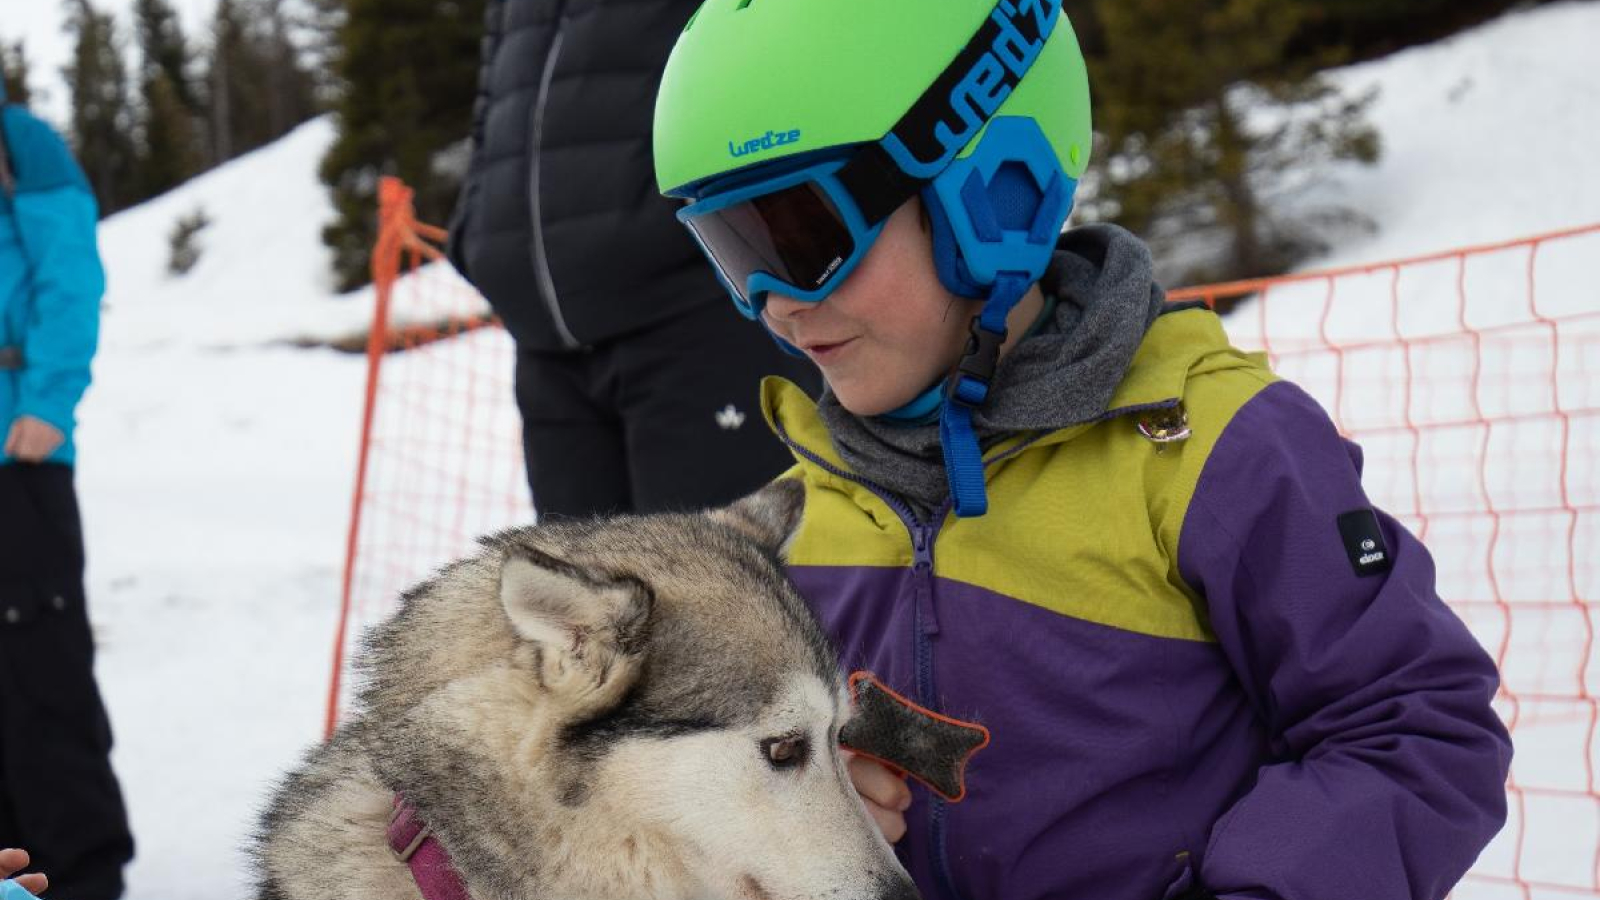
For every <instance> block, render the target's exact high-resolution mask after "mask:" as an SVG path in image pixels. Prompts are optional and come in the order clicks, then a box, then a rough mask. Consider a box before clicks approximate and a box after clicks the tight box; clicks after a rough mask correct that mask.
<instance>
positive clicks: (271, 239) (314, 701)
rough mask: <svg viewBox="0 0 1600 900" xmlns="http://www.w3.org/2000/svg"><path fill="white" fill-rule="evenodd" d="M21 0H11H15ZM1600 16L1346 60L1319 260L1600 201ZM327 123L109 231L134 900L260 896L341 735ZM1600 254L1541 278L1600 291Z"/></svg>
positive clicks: (84, 460)
mask: <svg viewBox="0 0 1600 900" xmlns="http://www.w3.org/2000/svg"><path fill="white" fill-rule="evenodd" d="M0 2H4V3H5V4H6V14H7V18H9V16H10V13H11V10H12V9H13V8H15V4H18V3H19V2H21V0H0ZM27 3H28V8H30V9H33V8H35V4H34V3H33V0H27ZM43 5H45V4H44V3H39V4H37V6H43ZM1595 34H1600V4H1597V3H1593V2H1571V3H1563V4H1556V5H1552V6H1547V7H1543V8H1540V9H1538V10H1534V11H1530V12H1524V13H1519V14H1516V15H1512V16H1508V17H1506V18H1504V19H1502V20H1499V21H1497V22H1493V23H1490V24H1489V25H1486V26H1484V27H1482V28H1480V29H1477V30H1475V31H1474V32H1471V33H1468V34H1464V35H1461V36H1458V37H1456V38H1454V39H1452V40H1450V41H1446V42H1443V43H1441V44H1439V45H1435V46H1432V47H1425V48H1418V49H1415V50H1411V51H1408V52H1406V53H1403V54H1400V55H1398V56H1396V57H1393V58H1391V59H1388V60H1383V61H1379V62H1375V63H1370V64H1366V65H1363V66H1359V67H1355V68H1353V69H1351V70H1349V71H1347V72H1345V73H1342V75H1341V77H1342V78H1343V79H1346V80H1347V81H1348V83H1349V84H1351V85H1353V86H1360V85H1366V84H1369V83H1370V84H1378V85H1380V86H1381V88H1382V92H1383V93H1382V98H1381V99H1380V100H1379V102H1378V104H1377V106H1376V107H1375V108H1374V111H1373V119H1374V121H1375V122H1376V124H1377V125H1378V127H1379V128H1380V130H1381V132H1382V136H1383V141H1384V150H1385V155H1384V159H1383V161H1382V162H1381V163H1380V164H1379V165H1378V166H1377V167H1375V168H1373V169H1370V170H1354V171H1347V172H1342V173H1339V176H1338V183H1339V184H1340V185H1341V187H1339V188H1338V189H1339V190H1340V191H1342V192H1343V193H1342V196H1343V197H1344V199H1345V200H1346V202H1349V203H1351V204H1353V205H1356V206H1358V207H1359V208H1362V209H1364V210H1366V211H1367V212H1368V214H1369V215H1370V216H1371V217H1372V218H1373V219H1374V220H1375V221H1376V222H1377V223H1378V226H1379V231H1378V232H1377V233H1376V234H1375V235H1373V236H1370V237H1360V238H1357V239H1355V240H1353V241H1352V242H1351V243H1348V244H1346V245H1341V246H1338V247H1336V248H1334V250H1333V252H1332V253H1331V254H1330V255H1329V257H1328V258H1327V259H1325V260H1322V261H1319V263H1326V264H1335V263H1347V262H1353V261H1360V262H1369V261H1376V260H1379V259H1384V258H1388V257H1392V256H1399V255H1408V254H1413V253H1420V252H1427V251H1434V250H1442V249H1449V248H1451V247H1453V246H1456V245H1459V244H1462V243H1476V242H1483V241H1491V240H1500V239H1507V238H1515V237H1519V236H1522V235H1525V234H1530V233H1534V232H1541V231H1546V230H1550V229H1555V228H1561V227H1567V226H1572V225H1577V224H1583V223H1586V222H1591V221H1600V174H1597V173H1600V162H1597V160H1596V157H1595V156H1594V153H1593V148H1594V147H1595V146H1596V144H1597V139H1600V116H1596V115H1595V112H1594V111H1595V110H1596V109H1597V108H1600V88H1597V86H1596V82H1595V79H1594V77H1593V72H1592V63H1591V62H1590V59H1591V53H1590V52H1589V50H1590V48H1589V47H1588V46H1587V44H1586V43H1585V42H1586V41H1587V40H1589V39H1590V38H1592V36H1593V35H1595ZM331 133H332V132H331V128H330V127H329V125H328V124H327V123H326V122H313V123H310V124H308V125H306V126H304V127H302V128H301V129H300V130H298V131H296V132H294V133H293V134H291V135H289V136H288V137H286V138H285V139H284V140H282V141H280V142H279V143H277V144H275V145H273V146H271V147H268V148H265V149H263V150H262V151H260V152H258V153H255V154H252V155H251V156H249V157H245V158H243V159H240V160H237V161H235V162H234V163H232V164H230V165H229V166H226V167H224V168H222V169H219V170H217V171H215V172H213V173H210V174H208V175H206V176H204V177H202V178H199V179H196V180H195V181H194V182H191V183H190V184H188V185H185V186H184V187H182V188H180V189H178V190H176V191H174V192H172V193H171V194H169V195H166V196H164V197H162V198H159V199H157V200H154V201H151V202H150V203H147V204H145V205H144V206H141V207H139V208H137V209H133V210H129V211H127V212H124V213H122V214H120V215H118V216H116V217H114V218H112V219H110V220H108V221H107V222H106V223H104V225H103V226H102V231H101V242H102V248H103V252H104V254H105V257H106V262H107V266H108V271H109V274H110V280H111V288H110V293H109V295H108V297H107V301H106V311H105V316H104V334H103V344H102V351H101V354H100V357H99V358H98V360H97V361H96V367H95V376H96V381H95V385H94V387H93V388H92V389H91V390H90V393H89V395H88V397H87V399H86V400H85V403H84V405H83V408H82V410H81V420H82V422H83V425H82V429H81V432H80V474H79V488H80V493H81V498H82V501H83V505H84V517H85V524H86V528H87V535H88V542H89V555H90V571H89V590H90V596H91V602H92V604H93V614H94V621H95V627H96V629H97V633H98V635H99V638H100V642H101V647H102V655H101V658H100V668H99V672H100V678H101V684H102V687H103V689H104V691H105V693H106V696H107V700H108V702H109V705H110V709H111V716H112V720H113V726H114V728H115V730H116V734H117V739H118V746H117V750H116V764H117V767H118V770H119V772H120V774H121V776H122V779H123V784H124V788H125V790H126V792H127V795H128V801H129V806H130V809H131V812H132V815H133V822H134V829H135V833H136V836H137V838H138V840H139V842H140V844H139V856H138V859H137V860H136V862H135V864H134V866H133V868H132V870H131V872H130V898H131V900H154V898H162V900H189V898H194V900H201V898H205V900H225V898H231V897H240V896H244V895H245V893H246V887H245V877H244V868H243V865H242V863H241V859H240V856H239V847H240V846H241V843H242V841H243V839H244V837H245V835H246V834H247V832H248V829H249V827H250V823H251V821H252V818H253V816H254V813H255V810H256V808H257V806H258V805H259V804H260V802H261V801H262V800H263V798H264V796H265V793H266V791H267V790H268V788H269V785H270V782H271V780H272V779H273V777H274V776H275V775H276V774H277V773H280V772H281V771H282V770H283V769H284V768H285V767H287V766H288V765H290V764H291V763H292V762H293V761H294V759H295V758H296V756H297V755H298V753H299V752H300V751H301V749H302V748H304V747H306V746H308V745H309V744H311V743H312V742H314V741H315V740H317V739H318V738H319V737H320V735H321V728H322V713H323V704H324V702H325V698H326V690H327V679H328V670H329V663H330V658H331V653H332V649H333V647H332V643H333V630H334V622H335V614H336V603H337V600H338V597H339V578H340V567H341V565H342V559H343V550H344V540H345V530H346V528H347V526H348V518H349V505H350V491H351V484H352V478H353V474H354V469H355V454H356V448H357V439H358V429H359V425H360V407H361V398H362V390H363V378H364V374H365V364H364V361H363V360H362V359H360V358H358V357H354V356H346V355H340V354H337V353H334V352H332V351H327V350H300V349H295V348H293V347H291V346H289V345H288V344H286V343H285V341H287V340H290V339H293V338H295V337H297V336H301V335H304V334H308V333H314V334H322V335H335V334H341V333H346V332H348V331H350V330H352V329H354V328H355V327H357V326H358V325H359V323H360V322H361V321H362V320H364V318H365V316H366V315H367V314H368V312H369V310H370V294H364V295H359V296H356V297H354V298H335V297H332V296H331V295H330V289H329V287H328V281H327V276H326V275H325V272H326V259H325V256H324V253H323V251H322V249H321V247H320V245H319V244H318V240H317V232H318V229H319V228H320V227H321V225H322V223H323V222H324V221H325V220H326V219H328V218H329V217H330V216H331V214H332V210H331V208H330V206H329V204H328V202H327V199H326V195H325V194H324V193H323V191H322V189H321V188H320V186H319V185H318V184H317V183H316V180H315V162H316V160H317V158H318V157H319V155H320V154H321V153H322V151H323V150H324V148H325V147H326V146H327V143H328V141H329V140H330V138H331ZM197 207H203V208H204V210H205V212H206V213H207V214H208V215H209V217H210V218H211V219H212V220H213V224H212V225H211V226H210V227H209V228H208V229H206V230H205V231H203V232H202V233H201V236H200V243H201V245H202V247H203V251H202V257H201V261H200V264H199V265H198V266H197V267H196V268H195V269H194V270H193V271H192V272H191V273H190V274H189V275H187V276H185V277H182V278H173V277H170V276H168V275H167V274H166V273H165V268H164V267H165V261H166V254H167V247H166V236H167V235H168V233H169V232H170V230H171V228H172V225H173V223H174V221H175V220H176V219H177V218H178V217H179V216H182V215H185V214H188V213H190V212H192V211H193V210H194V209H195V208H197ZM1590 258H1591V259H1592V258H1594V257H1590ZM1589 269H1592V266H1590V267H1588V269H1585V268H1584V267H1581V266H1580V267H1576V270H1575V271H1573V272H1572V274H1569V275H1563V276H1560V277H1562V278H1566V279H1569V281H1568V283H1566V284H1565V286H1563V284H1562V283H1561V282H1559V281H1551V280H1546V282H1545V283H1544V284H1543V285H1542V287H1541V290H1543V291H1547V292H1552V293H1554V294H1557V295H1560V296H1564V297H1567V298H1568V301H1567V302H1571V303H1575V304H1578V305H1580V306H1583V305H1587V307H1588V308H1597V307H1600V297H1597V296H1596V292H1595V288H1594V283H1593V281H1592V277H1591V276H1588V275H1587V272H1588V270H1589ZM1563 271H1568V270H1563ZM1452 302H1453V298H1452ZM1416 312H1417V311H1416V310H1412V311H1410V313H1416ZM1410 313H1408V314H1410ZM1423 315H1424V318H1426V316H1427V315H1433V316H1435V317H1443V316H1449V317H1450V318H1451V320H1453V318H1454V316H1455V310H1454V307H1453V305H1452V306H1449V307H1448V308H1440V309H1438V310H1437V311H1435V312H1433V313H1424V314H1423Z"/></svg>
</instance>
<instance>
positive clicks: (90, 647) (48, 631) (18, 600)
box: [0, 463, 133, 900]
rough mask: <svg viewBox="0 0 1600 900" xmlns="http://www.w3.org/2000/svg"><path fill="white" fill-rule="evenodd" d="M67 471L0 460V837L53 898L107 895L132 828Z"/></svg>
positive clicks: (95, 899) (90, 899) (105, 899)
mask: <svg viewBox="0 0 1600 900" xmlns="http://www.w3.org/2000/svg"><path fill="white" fill-rule="evenodd" d="M83 562H84V560H83V529H82V525H81V523H80V521H79V518H78V498H77V494H76V493H75V492H74V490H73V485H72V469H71V468H68V467H67V466H60V465H26V464H15V463H14V464H7V465H0V847H23V848H25V849H26V850H27V851H28V852H29V853H30V854H31V855H32V856H33V865H32V868H35V869H38V870H41V871H43V872H45V873H46V874H48V875H49V876H50V896H51V897H57V898H60V900H112V898H115V897H118V896H120V895H121V894H122V867H123V865H125V864H126V863H127V862H128V860H130V859H132V858H133V838H132V836H131V835H130V834H129V831H128V816H127V812H126V811H125V810H124V808H123V804H122V791H121V789H120V788H119V787H118V785H117V779H116V776H115V775H113V774H112V771H111V756H110V754H111V724H110V722H109V721H108V720H107V718H106V711H105V706H104V704H103V703H102V702H101V700H100V691H99V689H98V688H97V687H96V685H95V680H94V641H93V638H92V637H91V635H90V633H89V613H88V608H87V606H86V605H85V600H84V592H83Z"/></svg>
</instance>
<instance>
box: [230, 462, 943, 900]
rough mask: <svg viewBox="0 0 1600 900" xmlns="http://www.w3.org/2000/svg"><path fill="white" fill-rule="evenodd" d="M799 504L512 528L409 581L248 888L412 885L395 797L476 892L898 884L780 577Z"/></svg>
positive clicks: (360, 896)
mask: <svg viewBox="0 0 1600 900" xmlns="http://www.w3.org/2000/svg"><path fill="white" fill-rule="evenodd" d="M802 503H803V490H802V489H801V487H800V486H799V485H798V484H796V483H793V482H781V481H780V482H777V483H774V484H773V485H772V486H769V487H767V488H764V489H762V490H761V491H758V492H757V493H755V494H753V495H751V496H750V497H748V498H746V499H744V500H741V501H739V502H738V503H735V504H733V505H732V506H729V507H727V508H725V509H721V510H716V511H712V512H709V513H705V514H681V515H679V514H665V515H651V516H623V517H615V518H608V519H596V520H590V521H569V522H554V523H541V524H539V525H536V526H532V527H527V528H520V529H513V530H509V531H505V532H502V533H499V534H496V535H493V536H491V537H487V538H484V539H483V540H482V544H483V548H484V549H483V550H482V551H481V552H480V553H479V554H478V555H476V556H473V557H471V558H469V559H465V560H462V561H460V562H457V563H455V564H453V565H451V566H449V567H447V568H445V569H444V570H442V571H441V572H439V573H438V574H437V575H436V576H435V577H434V578H432V579H431V580H429V581H427V582H425V583H423V584H421V585H419V586H417V587H415V588H413V589H412V590H410V591H409V592H407V593H406V594H405V596H404V597H403V598H402V603H401V607H400V609H399V611H398V613H396V615H394V616H393V617H392V618H391V619H389V620H387V621H386V622H384V623H382V624H380V625H378V626H376V627H374V628H373V629H372V630H371V631H370V632H369V633H368V634H367V636H366V637H365V639H364V642H363V647H362V650H361V652H360V656H359V658H358V660H357V666H358V670H359V672H360V674H361V676H362V685H361V688H360V690H359V693H358V696H357V702H356V704H355V712H354V714H353V715H352V716H351V717H350V718H349V719H348V721H347V722H346V723H345V724H344V725H343V726H342V727H341V728H340V729H339V730H338V732H337V733H336V734H335V735H334V736H333V738H332V739H331V740H330V741H329V742H328V743H326V744H323V745H322V746H319V747H317V748H315V749H313V750H312V751H311V752H310V753H309V754H308V756H307V757H306V759H305V760H304V761H303V763H302V764H301V765H300V766H299V767H298V768H297V769H296V770H295V771H294V772H293V773H291V774H290V775H289V776H288V777H287V778H286V779H285V780H284V782H283V783H282V784H281V785H280V786H279V788H278V790H277V793H276V794H275V796H274V797H273V799H272V801H271V802H270V804H269V807H268V808H267V810H266V812H265V813H264V815H263V817H262V821H261V825H260V828H259V830H258V833H257V837H256V840H255V842H254V845H253V847H252V853H253V857H254V862H255V868H256V876H257V897H258V898H259V900H417V898H419V897H420V896H421V894H420V892H419V890H418V888H417V886H416V883H415V881H414V880H413V878H412V875H411V872H410V870H409V868H408V867H407V865H406V864H405V863H402V862H400V861H399V859H398V858H397V857H396V856H395V855H394V854H393V853H392V852H391V851H390V849H389V846H388V843H387V841H386V839H385V829H386V826H387V823H388V820H389V817H390V813H391V811H392V804H393V799H394V797H395V794H396V792H397V791H398V792H401V793H403V794H404V795H405V797H406V798H407V799H408V800H409V801H410V802H411V803H412V804H413V805H414V806H415V807H416V809H417V811H418V813H419V814H420V815H421V817H422V819H423V820H424V821H426V822H427V823H428V824H429V825H430V826H431V827H432V829H433V834H434V836H435V837H436V838H438V840H439V841H440V842H441V843H442V844H443V845H444V847H445V849H447V850H448V851H449V853H450V856H451V857H452V859H453V862H454V865H455V867H456V869H457V870H458V872H459V873H460V875H461V876H462V879H463V881H464V882H465V884H466V887H467V890H468V892H469V893H470V894H471V895H472V897H473V900H644V898H652V900H678V898H682V900H706V898H714V900H822V898H829V900H857V898H859V900H914V898H916V897H917V893H916V891H915V889H914V888H913V887H912V886H911V881H910V878H909V877H908V876H907V875H906V873H905V870H904V869H903V868H902V867H901V866H900V864H899V863H898V861H897V860H896V859H895V857H894V855H893V852H892V851H891V849H890V848H889V845H888V844H887V843H886V842H885V841H884V839H883V837H882V835H881V834H880V833H879V832H878V830H877V828H876V827H875V826H874V825H873V823H872V822H871V820H870V819H869V817H868V815H867V813H866V811H865V809H864V807H863V806H862V803H861V800H860V799H859V797H858V796H857V794H856V792H855V790H854V789H853V788H852V787H851V784H850V779H849V777H848V775H847V773H846V770H845V767H844V764H843V762H842V759H841V756H840V754H839V752H838V750H837V747H838V733H839V729H840V728H841V727H842V726H843V724H844V722H845V721H846V719H847V718H848V716H849V714H850V706H849V700H848V695H847V692H846V688H845V686H844V685H843V683H842V679H841V678H840V675H839V672H838V669H837V667H836V663H835V659H834V655H833V653H832V650H831V649H830V646H829V644H828V641H827V639H826V638H825V636H824V635H823V633H822V631H821V629H820V627H819V626H818V625H817V623H816V621H815V620H814V619H813V617H812V615H811V613H810V611H809V610H808V609H807V607H806V605H805V603H804V601H802V600H801V598H800V596H799V594H798V593H796V591H795V589H794V587H793V586H792V585H791V584H790V583H789V581H788V579H787V578H786V577H785V575H784V572H783V565H782V559H781V553H782V550H783V547H784V545H785V543H786V542H787V541H788V540H789V539H790V538H791V537H792V535H793V533H794V530H795V528H796V527H797V525H798V522H799V517H800V512H801V505H802Z"/></svg>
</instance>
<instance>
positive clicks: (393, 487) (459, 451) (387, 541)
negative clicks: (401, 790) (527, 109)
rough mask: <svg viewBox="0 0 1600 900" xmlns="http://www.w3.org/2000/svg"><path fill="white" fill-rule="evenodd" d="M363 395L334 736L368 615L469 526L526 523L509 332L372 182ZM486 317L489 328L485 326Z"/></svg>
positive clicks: (465, 540) (434, 562) (331, 701)
mask: <svg viewBox="0 0 1600 900" xmlns="http://www.w3.org/2000/svg"><path fill="white" fill-rule="evenodd" d="M379 204H380V207H379V233H378V242H377V244H376V246H375V247H374V249H373V254H372V280H373V290H374V294H375V305H374V312H373V320H372V329H371V332H370V334H369V335H368V340H367V397H366V407H365V411H364V413H363V419H362V428H361V449H360V455H359V462H358V463H357V469H356V485H355V496H354V499H353V500H352V506H351V514H350V532H349V539H348V545H347V549H346V553H347V556H346V561H345V572H344V583H343V598H342V601H341V607H340V614H339V626H338V637H337V639H336V641H335V644H334V658H333V683H332V687H331V689H330V691H329V698H328V721H327V728H328V731H329V732H330V733H331V732H332V730H333V728H334V726H335V725H336V724H337V722H338V717H339V714H340V711H341V710H342V709H343V707H344V706H345V704H346V703H347V702H348V699H349V698H348V691H349V688H350V679H349V668H348V667H349V662H350V657H351V652H352V650H353V647H354V644H355V642H356V641H357V640H358V639H359V637H360V633H361V631H362V630H363V629H364V628H365V627H366V626H368V625H371V624H373V623H374V622H376V621H378V620H379V619H382V618H383V617H384V616H386V615H388V614H389V613H392V612H393V611H394V609H395V606H396V604H397V602H398V598H399V597H400V594H401V593H402V592H403V591H404V590H405V589H406V588H408V587H410V586H411V585H413V584H416V583H417V582H419V581H421V580H422V579H423V578H425V577H427V576H428V575H429V574H430V573H431V572H433V571H434V570H435V569H437V568H438V567H439V566H441V565H443V564H444V563H446V562H448V561H450V560H452V559H456V558H458V557H461V556H465V555H467V554H468V553H470V552H472V550H473V548H474V546H475V545H474V540H475V538H476V537H477V536H479V535H482V534H486V533H488V532H492V531H495V530H498V529H500V528H504V527H507V526H510V525H515V524H525V523H527V522H530V521H532V519H533V510H532V507H531V505H530V503H529V502H528V485H527V481H526V478H525V476H524V474H523V463H522V449H521V448H522V425H521V420H520V418H519V417H518V414H517V409H516V404H515V402H514V401H513V399H512V395H511V373H512V367H513V363H514V351H513V348H512V343H511V338H510V336H508V335H507V334H506V332H505V330H504V329H503V328H500V327H498V323H497V322H496V321H495V320H494V319H493V318H492V316H491V315H490V313H489V308H488V304H487V303H485V302H484V301H483V299H482V298H481V297H480V296H479V295H478V293H477V292H476V291H475V290H473V288H472V286H471V285H470V284H468V283H467V282H466V281H464V280H462V279H461V277H460V276H458V275H457V274H456V273H455V270H454V269H453V268H451V266H450V264H449V263H448V262H446V261H445V260H444V259H443V254H442V253H441V252H440V250H439V249H438V245H439V244H442V242H443V241H444V237H445V236H444V233H443V231H442V230H440V229H437V228H434V227H432V226H428V225H423V224H421V223H419V222H417V221H416V219H415V216H414V213H413V211H412V205H411V190H410V189H409V188H407V187H405V186H404V185H403V184H401V183H400V182H399V181H398V180H396V179H392V178H386V179H384V180H383V182H382V183H381V184H380V186H379ZM486 326H488V327H486Z"/></svg>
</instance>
